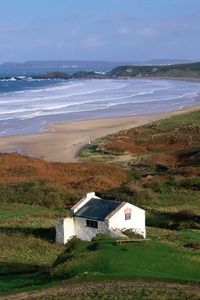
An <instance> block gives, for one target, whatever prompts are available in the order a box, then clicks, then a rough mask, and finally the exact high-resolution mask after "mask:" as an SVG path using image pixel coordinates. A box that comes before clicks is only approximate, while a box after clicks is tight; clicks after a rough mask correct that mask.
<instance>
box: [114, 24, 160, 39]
mask: <svg viewBox="0 0 200 300" xmlns="http://www.w3.org/2000/svg"><path fill="white" fill-rule="evenodd" d="M118 34H119V35H121V36H124V37H125V36H134V37H141V38H142V37H144V38H154V37H158V36H159V32H158V30H156V29H154V28H151V27H139V26H137V27H127V26H123V27H121V28H120V29H119V30H118Z"/></svg>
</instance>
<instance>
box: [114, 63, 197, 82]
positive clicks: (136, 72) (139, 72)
mask: <svg viewBox="0 0 200 300" xmlns="http://www.w3.org/2000/svg"><path fill="white" fill-rule="evenodd" d="M110 75H111V76H112V77H124V76H128V77H138V76H145V77H148V76H151V77H188V78H191V77H199V76H200V63H199V62H198V63H190V64H175V65H158V66H120V67H117V68H115V69H113V70H112V71H111V73H110Z"/></svg>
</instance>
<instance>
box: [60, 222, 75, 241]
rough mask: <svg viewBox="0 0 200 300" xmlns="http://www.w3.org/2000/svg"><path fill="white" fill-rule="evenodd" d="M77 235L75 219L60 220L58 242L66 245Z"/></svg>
mask: <svg viewBox="0 0 200 300" xmlns="http://www.w3.org/2000/svg"><path fill="white" fill-rule="evenodd" d="M74 235H75V228H74V218H63V219H60V220H59V221H58V222H57V224H56V242H57V243H60V244H66V243H67V242H68V240H70V238H72V237H73V236H74Z"/></svg>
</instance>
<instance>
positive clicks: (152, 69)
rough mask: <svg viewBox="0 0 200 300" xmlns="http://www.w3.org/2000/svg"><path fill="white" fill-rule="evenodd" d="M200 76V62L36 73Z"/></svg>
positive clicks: (58, 76) (50, 76)
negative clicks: (97, 70)
mask: <svg viewBox="0 0 200 300" xmlns="http://www.w3.org/2000/svg"><path fill="white" fill-rule="evenodd" d="M199 76H200V62H197V63H185V64H173V65H172V64H170V65H153V66H119V67H116V68H114V69H113V70H112V71H111V72H107V73H99V72H93V71H79V72H75V73H74V74H68V73H65V72H59V71H57V72H56V71H54V72H47V73H44V74H41V75H34V76H33V78H35V79H64V80H68V79H73V78H88V79H106V78H118V77H172V78H173V77H174V78H182V77H183V78H192V77H194V78H196V77H199Z"/></svg>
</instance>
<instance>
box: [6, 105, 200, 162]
mask: <svg viewBox="0 0 200 300" xmlns="http://www.w3.org/2000/svg"><path fill="white" fill-rule="evenodd" d="M199 109H200V106H198V105H197V106H192V107H186V108H183V109H180V110H176V111H171V112H163V113H157V114H151V115H140V116H139V115H137V116H136V115H135V116H123V117H113V118H102V119H89V120H79V121H68V122H59V123H55V124H53V125H47V126H45V129H46V131H44V132H41V133H33V134H24V135H14V136H6V137H0V152H1V153H11V152H17V153H20V154H24V155H28V156H30V157H38V158H42V159H44V160H47V161H52V162H77V161H78V158H77V154H78V153H79V151H80V149H81V148H82V147H83V146H85V145H87V144H88V143H89V142H90V141H93V140H95V139H97V138H102V137H104V136H107V135H109V134H113V133H117V132H118V131H120V130H127V129H129V128H134V127H138V126H141V125H144V124H147V123H149V122H154V121H159V120H161V119H164V118H168V117H171V116H174V115H178V114H181V113H184V112H190V111H194V110H199ZM47 130H48V131H47Z"/></svg>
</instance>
